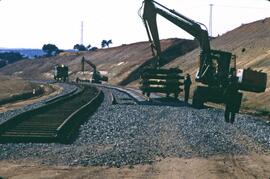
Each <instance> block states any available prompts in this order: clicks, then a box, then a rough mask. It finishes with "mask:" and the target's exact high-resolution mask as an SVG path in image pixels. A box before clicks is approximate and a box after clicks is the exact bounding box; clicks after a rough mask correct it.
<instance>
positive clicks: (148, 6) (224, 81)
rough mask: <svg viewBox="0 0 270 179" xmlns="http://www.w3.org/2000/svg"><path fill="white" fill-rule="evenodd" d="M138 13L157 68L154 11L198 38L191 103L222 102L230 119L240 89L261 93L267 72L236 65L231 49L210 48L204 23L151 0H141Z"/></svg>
mask: <svg viewBox="0 0 270 179" xmlns="http://www.w3.org/2000/svg"><path fill="white" fill-rule="evenodd" d="M142 9H143V14H142V16H141V18H142V20H143V22H144V25H145V28H146V32H147V35H148V38H149V42H150V43H151V49H152V53H153V56H155V57H156V68H160V65H159V64H160V61H161V60H162V58H161V53H162V51H161V45H160V39H159V33H158V27H157V15H160V16H162V17H164V18H165V19H167V20H168V21H170V22H171V23H173V24H175V25H176V26H178V27H179V28H181V29H182V30H184V31H186V32H187V33H189V34H190V35H192V36H193V37H195V39H196V40H197V41H198V42H199V45H200V55H199V68H198V71H197V73H196V76H195V81H196V82H198V83H199V85H197V87H196V89H195V90H194V93H193V99H192V105H193V107H195V108H199V109H200V108H202V107H203V106H204V103H205V102H213V103H218V104H220V103H221V104H224V105H225V113H224V118H225V121H226V122H230V123H233V122H234V120H235V114H236V113H238V112H239V110H240V106H241V101H242V96H243V93H242V92H241V91H249V92H256V93H261V92H264V91H265V89H266V82H267V74H266V73H263V72H260V71H254V70H251V69H237V68H236V56H235V55H233V54H232V53H231V52H226V51H222V50H214V49H211V47H210V37H209V35H208V31H207V28H206V26H205V25H204V24H202V23H199V22H196V21H194V20H192V19H190V18H188V17H186V16H184V15H182V14H180V13H179V12H177V11H175V10H173V9H169V8H167V7H166V6H164V5H162V4H160V3H158V2H156V1H154V0H144V1H143V8H142Z"/></svg>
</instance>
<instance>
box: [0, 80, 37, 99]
mask: <svg viewBox="0 0 270 179" xmlns="http://www.w3.org/2000/svg"><path fill="white" fill-rule="evenodd" d="M0 81H1V85H0V92H1V93H0V99H4V98H8V97H10V96H11V95H16V94H22V93H25V92H29V91H32V90H33V89H34V88H36V87H37V85H35V84H32V83H29V82H27V81H25V80H23V79H21V78H14V77H10V76H3V75H0Z"/></svg>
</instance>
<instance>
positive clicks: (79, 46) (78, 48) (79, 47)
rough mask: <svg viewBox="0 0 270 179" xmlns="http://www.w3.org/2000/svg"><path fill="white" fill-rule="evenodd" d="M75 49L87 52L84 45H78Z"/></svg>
mask: <svg viewBox="0 0 270 179" xmlns="http://www.w3.org/2000/svg"><path fill="white" fill-rule="evenodd" d="M73 49H74V50H78V51H87V48H86V47H85V46H84V45H83V44H76V45H74V47H73Z"/></svg>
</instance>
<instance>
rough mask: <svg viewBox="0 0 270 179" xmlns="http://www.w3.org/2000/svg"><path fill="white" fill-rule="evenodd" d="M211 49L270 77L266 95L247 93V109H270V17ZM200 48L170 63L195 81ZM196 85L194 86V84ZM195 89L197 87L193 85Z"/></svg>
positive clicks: (217, 41) (242, 28) (238, 30)
mask: <svg viewBox="0 0 270 179" xmlns="http://www.w3.org/2000/svg"><path fill="white" fill-rule="evenodd" d="M211 46H212V49H218V50H224V51H229V52H232V53H233V54H235V55H236V56H237V68H252V69H255V70H262V71H263V72H267V74H268V82H267V89H266V92H265V93H259V94H257V93H248V92H246V93H245V94H244V98H243V101H244V104H245V105H246V106H247V107H251V108H258V109H260V110H268V111H269V110H270V18H267V19H264V20H260V21H256V22H253V23H250V24H245V25H242V26H240V27H238V28H236V29H234V30H232V31H230V32H227V33H226V34H224V35H222V36H220V37H217V38H216V39H214V40H212V41H211ZM199 51H200V50H199V49H195V50H193V51H192V52H190V53H187V54H186V55H184V56H181V57H179V58H177V59H176V60H174V61H173V62H171V63H169V64H168V65H167V67H174V66H180V67H181V68H182V69H183V70H184V72H185V73H190V74H192V77H193V79H194V77H195V73H196V71H197V68H198V62H199V60H198V58H199ZM193 84H195V83H193ZM193 86H194V85H193Z"/></svg>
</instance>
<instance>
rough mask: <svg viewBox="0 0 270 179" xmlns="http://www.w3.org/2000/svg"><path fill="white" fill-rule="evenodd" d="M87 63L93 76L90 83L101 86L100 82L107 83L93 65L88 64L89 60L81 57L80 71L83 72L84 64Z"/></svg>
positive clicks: (104, 77) (106, 78) (106, 79)
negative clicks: (91, 69)
mask: <svg viewBox="0 0 270 179" xmlns="http://www.w3.org/2000/svg"><path fill="white" fill-rule="evenodd" d="M85 63H87V64H88V65H89V66H90V67H92V68H93V75H92V80H91V82H92V83H99V84H101V83H102V81H108V77H107V76H104V75H102V74H101V73H100V72H99V71H98V70H97V67H96V65H95V64H93V63H92V62H90V61H89V60H86V59H85V58H84V57H82V60H81V66H82V71H83V72H84V64H85Z"/></svg>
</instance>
